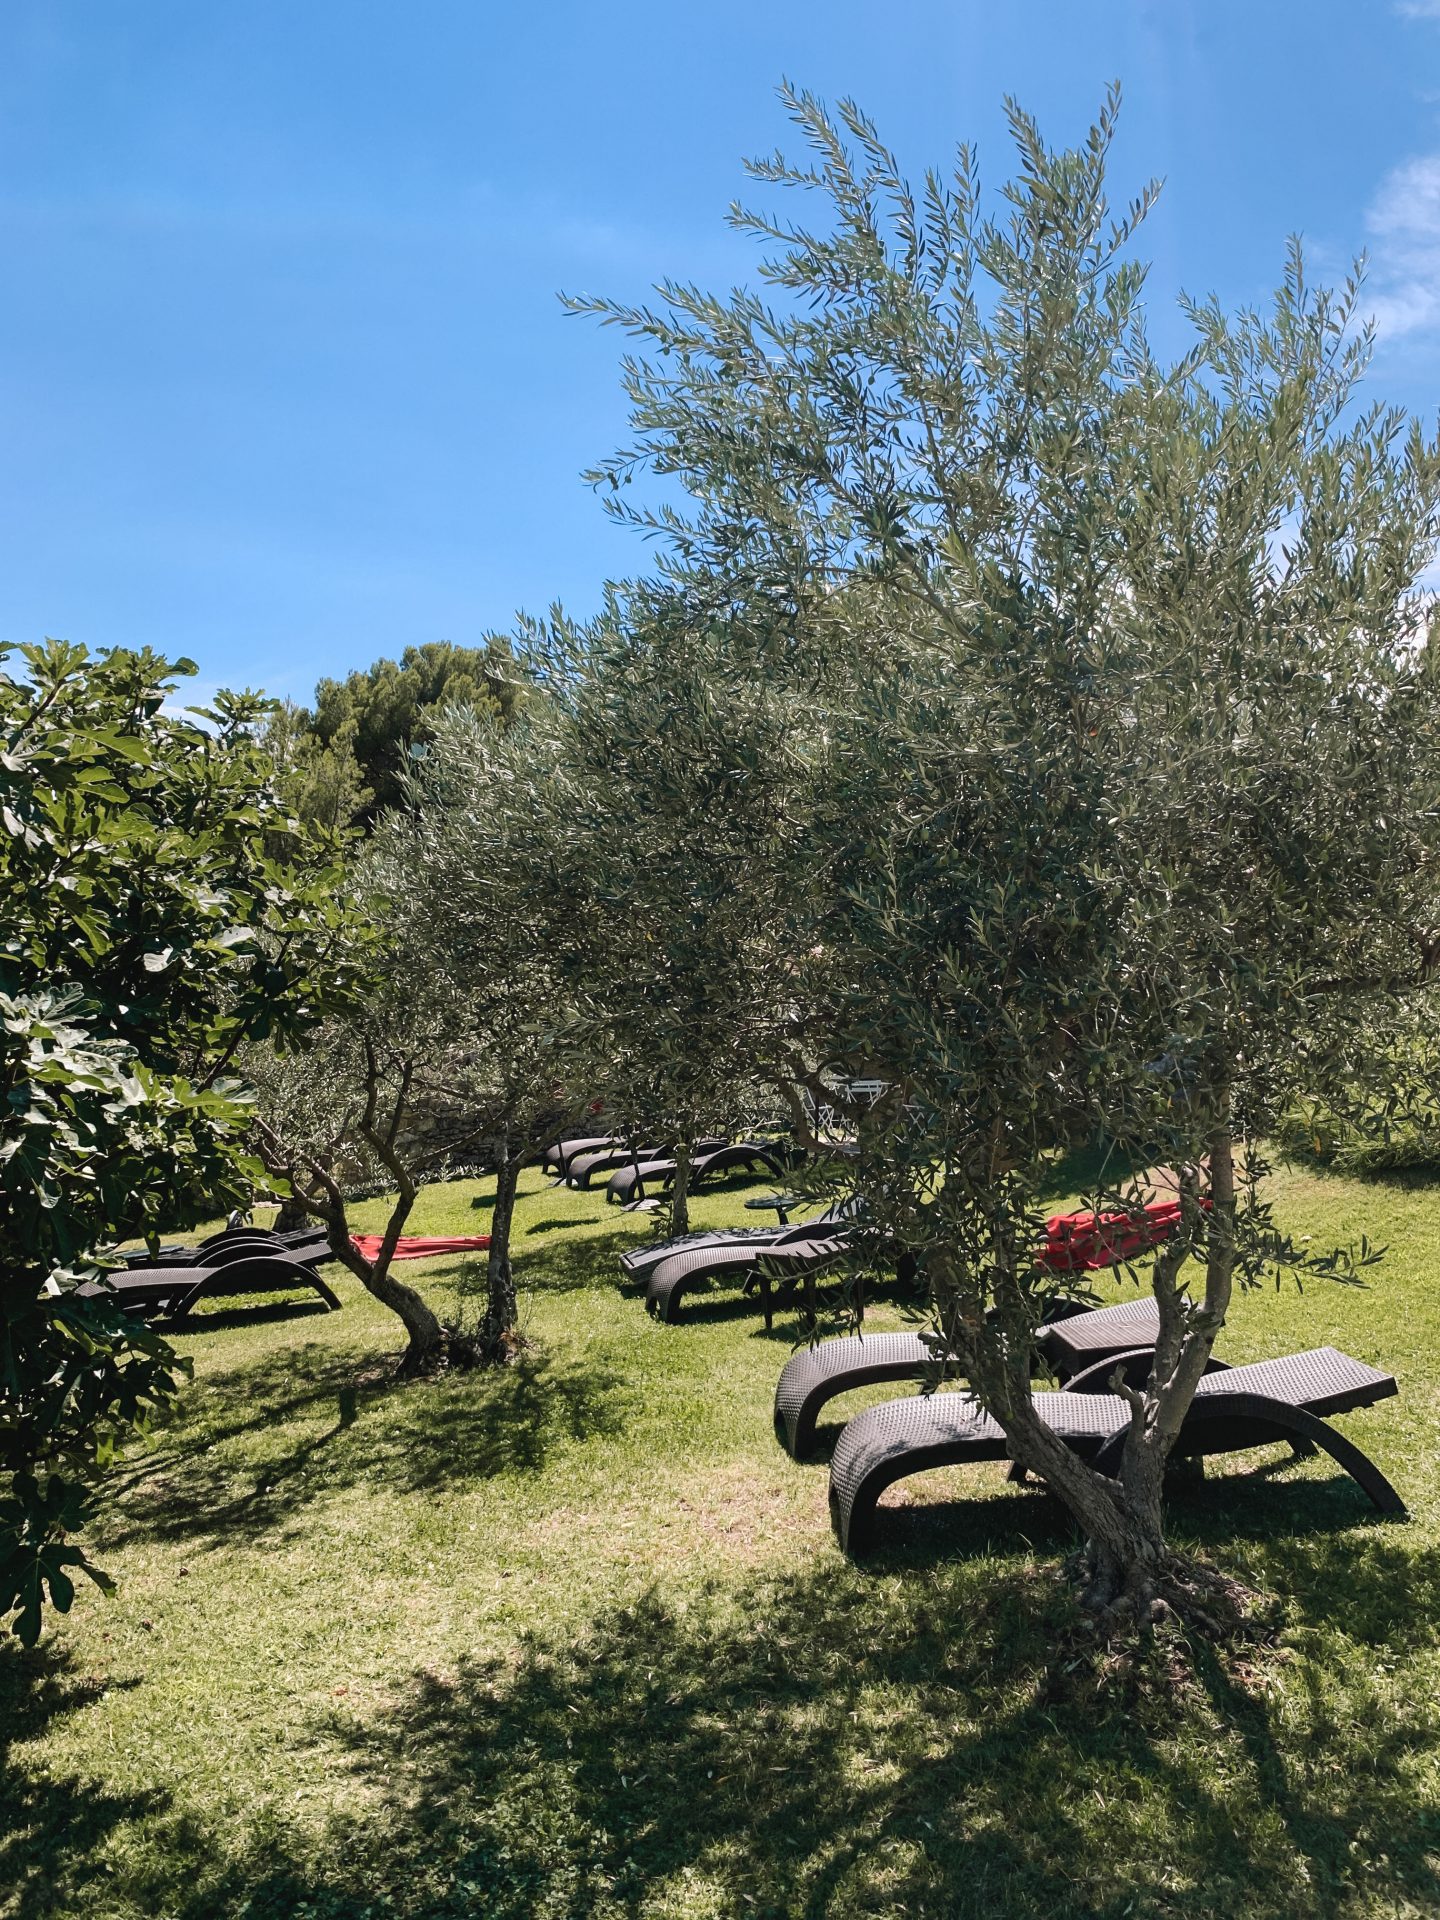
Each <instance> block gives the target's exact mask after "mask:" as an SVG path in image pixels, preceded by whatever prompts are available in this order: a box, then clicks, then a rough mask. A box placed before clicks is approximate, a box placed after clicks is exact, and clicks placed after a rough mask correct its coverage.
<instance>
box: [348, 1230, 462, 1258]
mask: <svg viewBox="0 0 1440 1920" xmlns="http://www.w3.org/2000/svg"><path fill="white" fill-rule="evenodd" d="M350 1238H351V1240H352V1241H353V1242H354V1243H355V1246H356V1248H357V1249H358V1251H359V1252H361V1253H363V1254H364V1256H365V1258H366V1259H367V1260H373V1259H374V1258H375V1256H376V1254H377V1253H379V1251H380V1247H381V1243H382V1240H383V1235H381V1234H378V1233H352V1234H351V1236H350ZM489 1244H490V1236H489V1234H488V1233H457V1234H453V1235H451V1237H450V1238H449V1239H448V1240H447V1239H446V1238H444V1236H443V1235H442V1236H440V1237H439V1238H427V1237H426V1236H425V1235H424V1234H423V1233H402V1234H401V1236H400V1239H399V1241H398V1243H397V1244H396V1247H395V1258H396V1259H397V1260H429V1259H431V1258H433V1257H434V1255H436V1254H437V1253H483V1252H484V1251H485V1249H486V1247H488V1246H489Z"/></svg>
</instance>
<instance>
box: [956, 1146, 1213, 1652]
mask: <svg viewBox="0 0 1440 1920" xmlns="http://www.w3.org/2000/svg"><path fill="white" fill-rule="evenodd" d="M1182 1196H1183V1197H1184V1199H1185V1200H1186V1202H1187V1211H1189V1210H1190V1209H1198V1207H1199V1204H1200V1198H1201V1196H1200V1177H1199V1172H1198V1170H1197V1169H1194V1168H1190V1169H1187V1170H1186V1172H1185V1173H1184V1174H1183V1175H1182ZM1208 1198H1209V1201H1210V1208H1209V1212H1208V1216H1207V1218H1206V1224H1205V1239H1204V1245H1205V1287H1204V1292H1203V1295H1202V1298H1201V1300H1200V1301H1199V1302H1198V1303H1193V1304H1192V1303H1190V1302H1188V1301H1187V1300H1186V1299H1185V1297H1184V1296H1183V1295H1182V1294H1181V1292H1180V1289H1179V1285H1178V1274H1179V1269H1180V1266H1181V1263H1182V1261H1183V1259H1184V1257H1185V1253H1184V1248H1183V1246H1182V1248H1181V1250H1180V1251H1179V1252H1176V1251H1173V1250H1171V1251H1169V1252H1162V1253H1160V1254H1159V1255H1158V1256H1157V1258H1156V1261H1155V1267H1154V1277H1153V1285H1154V1290H1155V1297H1156V1303H1157V1306H1158V1308H1159V1319H1160V1328H1159V1337H1158V1339H1157V1341H1156V1347H1155V1358H1154V1361H1153V1363H1152V1366H1151V1372H1150V1378H1149V1380H1148V1382H1147V1384H1146V1385H1145V1387H1144V1388H1143V1389H1141V1390H1135V1389H1132V1388H1130V1387H1129V1386H1127V1385H1125V1384H1124V1382H1123V1381H1122V1380H1120V1379H1119V1378H1118V1376H1117V1379H1116V1382H1115V1387H1114V1390H1115V1391H1117V1392H1118V1393H1119V1394H1120V1395H1121V1397H1122V1398H1124V1399H1125V1400H1126V1401H1128V1403H1129V1405H1130V1425H1129V1428H1128V1431H1127V1433H1126V1437H1125V1445H1124V1452H1123V1454H1122V1458H1121V1464H1120V1472H1119V1475H1118V1477H1117V1478H1115V1479H1110V1478H1107V1477H1106V1476H1105V1475H1102V1474H1099V1473H1097V1472H1095V1470H1094V1469H1093V1468H1092V1467H1090V1466H1087V1465H1086V1463H1085V1462H1084V1461H1082V1460H1081V1459H1080V1458H1079V1457H1078V1456H1077V1455H1076V1454H1074V1453H1072V1452H1071V1450H1070V1449H1069V1448H1068V1447H1067V1446H1066V1445H1065V1444H1064V1442H1063V1441H1062V1440H1060V1439H1059V1438H1058V1437H1057V1436H1056V1434H1055V1433H1054V1432H1053V1431H1052V1430H1051V1428H1050V1427H1049V1426H1047V1425H1046V1423H1045V1422H1044V1421H1043V1420H1042V1419H1041V1418H1040V1416H1039V1414H1038V1413H1037V1412H1036V1410H1035V1406H1034V1401H1033V1398H1032V1392H1031V1383H1030V1380H1029V1378H1028V1372H1029V1340H1028V1337H1025V1336H1024V1335H1023V1334H1022V1332H1021V1329H1020V1328H1019V1327H1018V1325H1016V1326H1012V1327H1010V1328H1009V1331H1008V1336H1001V1337H998V1338H995V1337H993V1336H992V1335H991V1334H989V1333H987V1334H986V1335H985V1336H983V1337H982V1338H981V1339H980V1340H979V1341H977V1343H976V1346H975V1350H974V1359H973V1369H972V1379H973V1382H974V1384H975V1386H976V1388H977V1391H978V1392H979V1394H980V1397H981V1400H982V1402H983V1404H985V1405H986V1406H987V1407H988V1408H989V1410H990V1411H991V1412H992V1413H993V1414H994V1416H995V1418H996V1419H997V1420H999V1422H1000V1424H1001V1425H1002V1426H1003V1427H1004V1429H1005V1434H1006V1438H1007V1440H1008V1441H1009V1443H1010V1450H1011V1453H1012V1454H1013V1456H1014V1458H1015V1460H1016V1461H1017V1463H1018V1464H1019V1465H1020V1466H1022V1467H1024V1468H1025V1469H1026V1470H1027V1471H1029V1472H1031V1473H1034V1474H1036V1475H1037V1476H1038V1477H1039V1478H1040V1479H1042V1480H1044V1481H1045V1483H1046V1484H1047V1485H1048V1486H1049V1487H1050V1488H1051V1490H1052V1491H1053V1492H1054V1493H1056V1494H1058V1495H1059V1497H1060V1499H1062V1500H1063V1501H1064V1502H1065V1505H1066V1506H1067V1507H1068V1508H1069V1510H1070V1512H1071V1513H1072V1514H1073V1516H1074V1517H1075V1519H1076V1521H1077V1522H1078V1524H1079V1526H1080V1527H1081V1529H1082V1531H1083V1533H1084V1536H1085V1550H1084V1564H1085V1569H1086V1576H1087V1577H1086V1588H1085V1595H1084V1598H1085V1601H1086V1604H1087V1605H1089V1606H1091V1607H1093V1608H1094V1609H1096V1610H1097V1611H1103V1610H1106V1609H1110V1608H1119V1607H1126V1608H1128V1609H1131V1610H1133V1611H1134V1612H1135V1613H1136V1614H1137V1615H1142V1614H1143V1613H1144V1612H1145V1611H1146V1610H1147V1609H1148V1607H1149V1606H1150V1604H1151V1603H1152V1602H1153V1601H1154V1600H1155V1599H1156V1597H1157V1596H1158V1595H1159V1594H1160V1592H1161V1589H1162V1587H1163V1585H1164V1583H1165V1578H1166V1574H1167V1572H1168V1571H1170V1570H1172V1569H1173V1567H1174V1566H1175V1564H1176V1563H1175V1561H1174V1557H1173V1556H1172V1555H1171V1553H1170V1551H1169V1549H1168V1547H1167V1545H1166V1542H1165V1528H1164V1501H1163V1494H1164V1482H1165V1469H1166V1464H1167V1462H1168V1460H1169V1457H1170V1453H1171V1449H1172V1448H1173V1446H1174V1444H1175V1441H1176V1439H1177V1437H1178V1436H1179V1433H1180V1429H1181V1427H1182V1425H1183V1424H1184V1420H1185V1415H1186V1414H1187V1413H1188V1411H1189V1409H1190V1404H1191V1401H1192V1400H1193V1399H1194V1397H1195V1389H1196V1387H1197V1386H1198V1385H1199V1382H1200V1379H1201V1377H1202V1375H1203V1374H1204V1372H1205V1369H1206V1366H1207V1365H1208V1363H1209V1359H1210V1354H1211V1350H1212V1348H1213V1346H1214V1343H1215V1336H1216V1335H1217V1334H1218V1332H1219V1331H1220V1329H1221V1327H1222V1326H1223V1325H1224V1324H1225V1313H1226V1310H1227V1308H1228V1306H1229V1303H1230V1293H1231V1285H1232V1276H1233V1269H1234V1260H1235V1168H1234V1143H1233V1141H1232V1140H1231V1137H1230V1134H1229V1132H1228V1131H1224V1130H1220V1131H1217V1132H1216V1133H1215V1134H1214V1135H1213V1137H1212V1139H1211V1142H1210V1153H1209V1194H1208Z"/></svg>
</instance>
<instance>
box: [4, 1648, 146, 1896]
mask: <svg viewBox="0 0 1440 1920" xmlns="http://www.w3.org/2000/svg"><path fill="white" fill-rule="evenodd" d="M118 1684H123V1685H126V1686H134V1685H137V1684H138V1682H135V1681H129V1682H124V1683H117V1682H115V1681H113V1680H110V1679H109V1678H108V1677H106V1676H104V1675H101V1674H94V1673H82V1672H80V1671H79V1669H78V1666H77V1663H76V1661H75V1658H74V1656H73V1655H72V1654H70V1653H68V1652H59V1651H56V1650H54V1649H53V1648H49V1647H41V1648H38V1649H34V1650H28V1651H24V1650H21V1649H20V1648H19V1647H17V1646H15V1645H13V1644H11V1645H0V1909H3V1911H4V1912H5V1913H6V1914H7V1915H13V1916H14V1920H39V1916H41V1915H49V1914H58V1913H62V1912H76V1911H79V1910H80V1909H79V1908H77V1907H71V1906H69V1905H68V1904H66V1903H65V1900H64V1895H63V1892H62V1889H63V1888H64V1886H65V1883H66V1882H67V1880H68V1877H69V1866H70V1863H71V1862H72V1861H82V1860H83V1861H90V1862H92V1863H96V1865H95V1871H96V1873H98V1872H99V1871H100V1869H99V1867H98V1861H99V1859H100V1857H101V1855H102V1854H103V1852H104V1850H105V1848H106V1846H107V1844H108V1842H109V1841H110V1839H111V1837H112V1835H113V1834H114V1833H115V1832H116V1831H117V1829H119V1828H121V1827H124V1826H127V1825H129V1824H131V1823H134V1822H138V1821H146V1820H155V1819H158V1818H161V1817H163V1815H164V1814H165V1812H166V1810H167V1807H168V1802H167V1800H166V1798H165V1796H164V1795H163V1794H161V1793H158V1792H155V1791H153V1790H137V1791H127V1790H126V1789H125V1788H124V1786H123V1784H122V1785H121V1786H120V1787H119V1788H118V1790H117V1789H116V1788H115V1787H112V1786H110V1785H100V1784H98V1783H96V1782H93V1781H89V1780H83V1779H81V1778H80V1777H79V1776H78V1775H75V1774H70V1773H61V1772H56V1771H44V1772H42V1771H41V1770H40V1769H38V1768H37V1767H35V1766H34V1765H33V1764H29V1765H23V1764H21V1763H20V1762H19V1761H18V1760H17V1757H16V1754H15V1748H16V1747H17V1746H18V1745H19V1744H20V1743H22V1742H24V1743H27V1744H28V1743H30V1742H33V1741H38V1740H43V1739H44V1738H45V1737H46V1735H47V1734H49V1733H50V1731H51V1730H52V1728H54V1727H56V1726H58V1725H59V1723H60V1722H62V1721H63V1720H64V1719H65V1718H66V1717H67V1716H68V1715H70V1714H72V1713H77V1712H81V1711H83V1710H84V1709H85V1708H87V1707H92V1706H95V1705H97V1704H98V1703H99V1702H100V1701H101V1700H102V1699H103V1697H104V1696H105V1694H106V1693H108V1692H113V1691H114V1690H115V1688H116V1686H117V1685H118Z"/></svg>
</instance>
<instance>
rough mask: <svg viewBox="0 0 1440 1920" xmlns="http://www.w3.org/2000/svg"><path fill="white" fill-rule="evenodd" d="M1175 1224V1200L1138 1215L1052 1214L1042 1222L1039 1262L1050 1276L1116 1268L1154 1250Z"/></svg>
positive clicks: (1204, 1203) (1177, 1216) (1160, 1202)
mask: <svg viewBox="0 0 1440 1920" xmlns="http://www.w3.org/2000/svg"><path fill="white" fill-rule="evenodd" d="M1209 1204H1210V1203H1209V1201H1208V1200H1207V1201H1202V1202H1201V1205H1202V1206H1208V1205H1209ZM1179 1225H1180V1202H1179V1201H1178V1200H1156V1201H1154V1202H1152V1204H1151V1205H1150V1206H1148V1207H1145V1208H1144V1209H1142V1211H1141V1212H1140V1213H1118V1212H1117V1213H1102V1214H1098V1215H1097V1214H1094V1213H1089V1212H1080V1213H1056V1214H1052V1215H1051V1217H1050V1218H1049V1219H1048V1220H1047V1221H1046V1222H1045V1245H1044V1247H1043V1249H1042V1250H1041V1253H1040V1261H1041V1264H1042V1265H1044V1266H1047V1267H1049V1268H1050V1270H1051V1272H1052V1273H1088V1272H1089V1271H1090V1270H1091V1269H1092V1268H1095V1267H1114V1266H1118V1265H1119V1264H1120V1262H1121V1261H1122V1260H1136V1259H1138V1258H1139V1257H1140V1255H1141V1254H1142V1253H1149V1252H1150V1250H1151V1249H1152V1248H1153V1247H1158V1246H1159V1245H1160V1243H1161V1241H1162V1240H1168V1239H1169V1238H1170V1236H1171V1234H1172V1233H1174V1231H1175V1229H1176V1228H1177V1227H1178V1226H1179Z"/></svg>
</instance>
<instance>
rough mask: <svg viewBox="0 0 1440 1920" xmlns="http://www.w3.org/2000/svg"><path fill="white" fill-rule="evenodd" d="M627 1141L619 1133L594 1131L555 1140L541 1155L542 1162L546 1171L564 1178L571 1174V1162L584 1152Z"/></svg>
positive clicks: (597, 1151) (622, 1143)
mask: <svg viewBox="0 0 1440 1920" xmlns="http://www.w3.org/2000/svg"><path fill="white" fill-rule="evenodd" d="M624 1145H625V1142H624V1141H623V1140H622V1139H621V1137H620V1135H619V1134H618V1133H592V1134H587V1135H585V1136H584V1137H583V1138H581V1139H578V1140H554V1141H552V1142H551V1143H550V1145H549V1146H548V1147H546V1149H545V1151H544V1153H542V1154H541V1156H540V1164H541V1166H542V1167H543V1168H544V1169H545V1171H546V1173H555V1174H558V1175H559V1176H560V1178H561V1179H562V1180H563V1179H565V1178H566V1176H567V1175H568V1174H569V1171H570V1162H571V1161H572V1160H575V1159H577V1158H578V1157H579V1156H580V1155H581V1154H582V1153H599V1152H600V1151H601V1149H602V1148H604V1147H623V1146H624Z"/></svg>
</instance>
